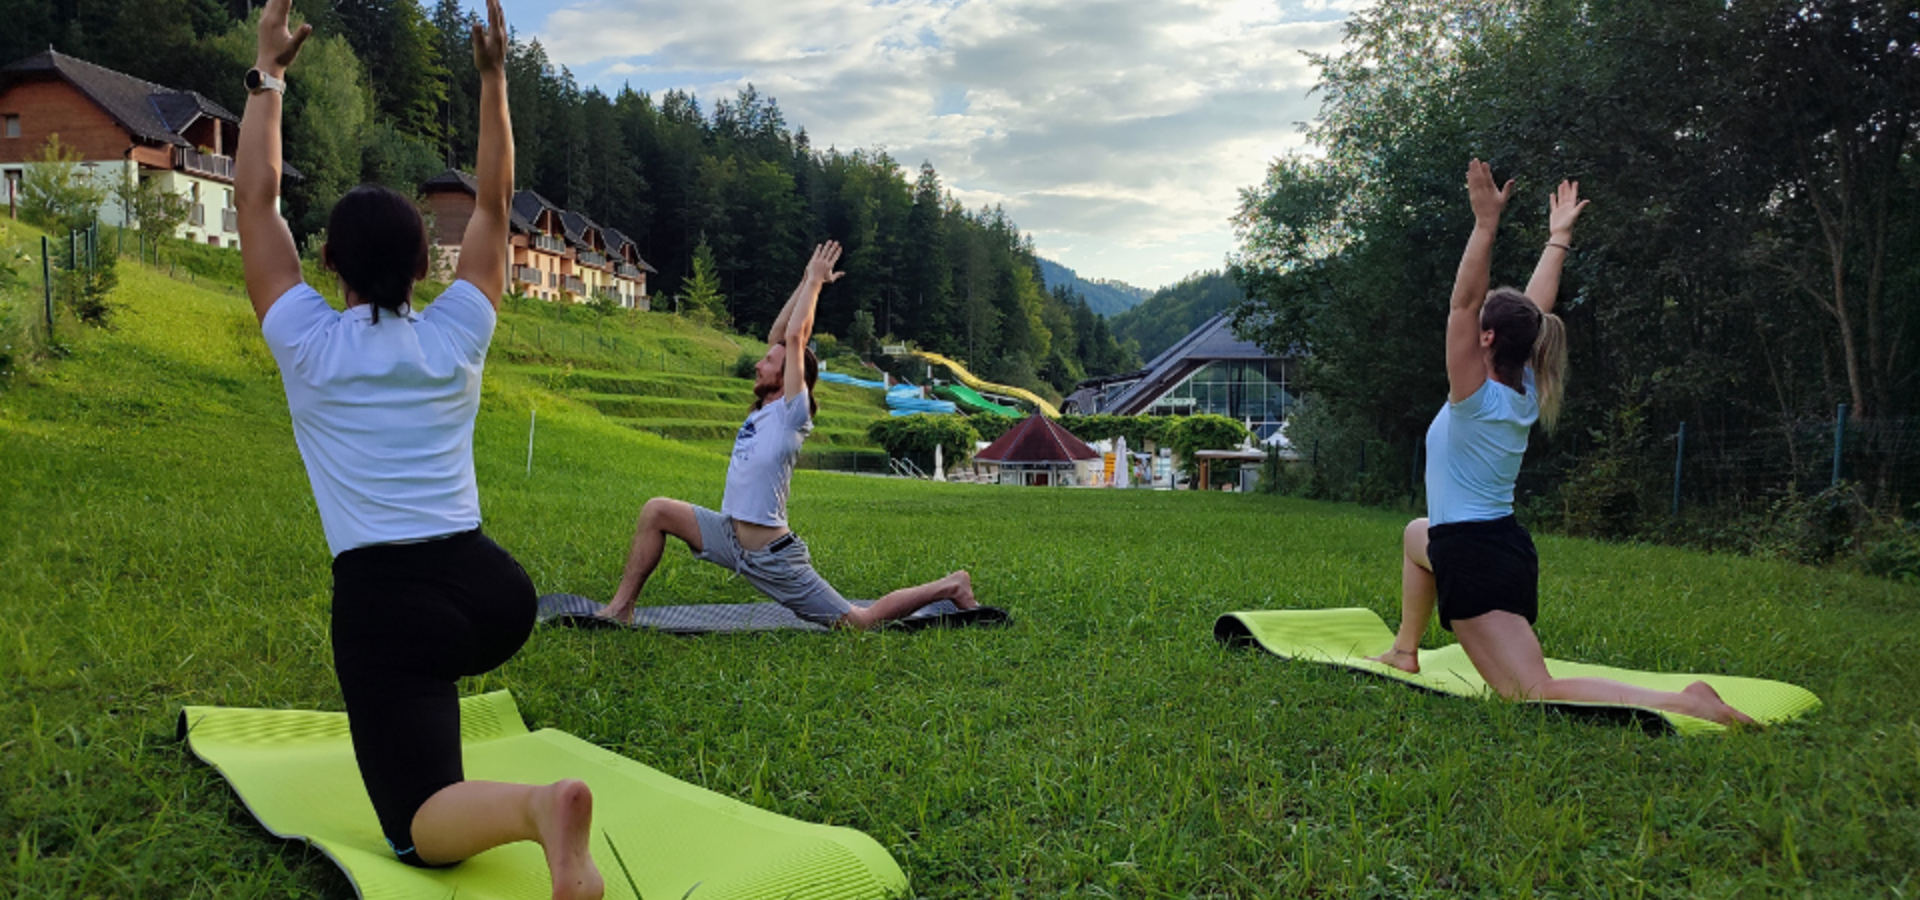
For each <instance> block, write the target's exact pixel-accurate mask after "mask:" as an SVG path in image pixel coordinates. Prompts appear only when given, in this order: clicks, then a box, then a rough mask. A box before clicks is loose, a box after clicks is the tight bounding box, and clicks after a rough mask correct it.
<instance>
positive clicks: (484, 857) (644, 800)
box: [180, 691, 907, 900]
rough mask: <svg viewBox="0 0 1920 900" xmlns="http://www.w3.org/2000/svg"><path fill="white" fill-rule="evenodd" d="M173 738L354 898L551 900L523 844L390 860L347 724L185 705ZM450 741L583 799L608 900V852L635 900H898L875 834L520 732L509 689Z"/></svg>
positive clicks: (544, 877) (484, 698)
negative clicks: (324, 863) (344, 880)
mask: <svg viewBox="0 0 1920 900" xmlns="http://www.w3.org/2000/svg"><path fill="white" fill-rule="evenodd" d="M180 729H181V731H182V732H183V734H184V736H185V738H186V740H187V742H188V745H189V746H191V747H192V748H193V752H194V753H195V754H196V755H198V756H199V757H200V758H201V759H202V760H205V761H206V762H207V763H208V764H209V765H211V766H213V767H214V768H216V769H218V770H220V774H222V775H224V776H226V779H227V780H228V781H229V782H231V783H232V784H233V789H234V790H235V791H237V792H238V793H239V794H240V800H241V802H243V803H245V804H246V805H247V809H248V810H249V811H250V812H252V813H253V815H254V818H257V819H259V820H260V824H262V825H264V826H266V828H267V830H268V831H271V832H273V833H274V834H275V835H278V836H280V837H283V838H295V839H301V840H306V841H309V842H311V843H313V844H314V845H315V846H317V847H319V848H320V850H321V851H322V852H324V853H326V854H327V856H328V857H330V858H332V859H333V861H334V862H335V863H337V864H339V866H340V868H341V869H343V870H345V871H346V873H347V877H348V878H349V879H351V880H352V881H353V884H354V887H355V889H356V890H358V891H359V892H360V896H361V897H362V898H364V900H389V898H392V900H398V898H422V900H445V898H447V897H458V898H460V900H508V898H516V900H517V898H528V900H546V898H548V897H550V896H551V895H552V886H551V883H550V880H549V876H548V873H547V863H546V858H545V856H544V855H542V853H541V850H540V847H539V845H537V844H534V843H531V842H523V843H518V844H508V845H506V846H504V847H496V848H494V849H492V850H489V851H487V852H486V853H482V854H480V855H479V856H475V857H473V858H471V859H468V860H466V861H465V862H462V863H460V864H459V865H457V866H453V867H452V868H447V869H416V868H413V867H412V866H408V865H406V864H405V863H402V862H400V861H399V860H397V859H394V857H393V853H392V852H391V851H389V850H388V849H387V845H386V841H385V840H383V839H382V837H381V835H380V826H379V823H378V822H377V821H376V820H375V819H374V815H373V806H372V805H371V804H370V803H369V802H368V801H367V794H366V790H365V789H364V788H363V787H361V784H360V772H359V769H358V768H357V767H356V766H355V764H354V759H353V749H352V747H351V746H350V745H349V743H348V737H347V717H346V714H345V713H324V712H306V711H298V710H267V709H230V708H225V707H206V706H190V707H187V708H185V709H183V710H181V711H180ZM460 737H461V740H462V742H463V743H464V744H465V751H466V774H467V777H468V778H475V779H486V780H493V781H519V782H528V783H539V784H545V783H549V782H553V781H558V780H560V779H562V778H578V779H580V780H582V781H585V782H586V783H587V786H588V787H590V788H592V789H593V831H594V834H593V858H594V862H596V863H597V864H598V865H599V866H600V873H601V875H603V876H604V877H605V878H606V883H607V897H608V898H609V900H613V898H633V891H632V890H631V889H630V888H629V887H628V885H627V881H626V877H625V875H624V874H623V873H622V870H621V866H620V863H619V862H618V861H616V860H615V851H614V847H617V848H618V852H619V856H620V858H621V859H624V860H625V862H626V870H627V871H628V872H631V873H632V876H633V882H634V884H635V885H636V886H638V887H639V889H640V893H641V895H642V896H644V897H645V898H647V900H680V898H682V897H683V896H686V895H687V892H688V891H689V890H693V894H692V897H691V900H750V898H766V900H786V898H793V900H875V898H882V897H892V896H896V895H900V894H904V893H905V892H906V889H907V877H906V874H905V873H903V872H901V871H900V867H899V865H897V864H895V863H894V861H893V857H891V856H889V855H888V854H887V851H886V850H885V849H883V848H882V847H881V846H880V844H879V843H878V842H876V841H875V840H874V839H873V838H870V837H868V836H866V835H864V834H861V833H860V832H858V831H854V830H852V829H849V828H834V827H829V826H826V825H814V824H811V823H807V822H800V821H796V820H794V819H789V818H786V817H785V816H780V815H776V814H774V813H770V812H767V811H766V810H763V809H757V808H755V807H752V806H749V805H747V804H745V803H741V802H739V801H738V800H734V799H732V798H731V797H726V796H723V795H720V794H716V793H714V792H712V791H709V790H706V789H704V788H699V787H695V786H693V785H690V784H687V783H686V782H683V781H678V780H675V779H673V778H670V777H668V776H666V775H664V774H662V773H660V772H657V771H655V770H653V769H650V768H648V767H646V766H643V765H641V764H640V763H637V762H634V761H633V760H631V759H627V758H626V757H624V756H620V755H619V754H616V753H612V752H610V751H607V750H603V749H601V748H599V747H596V746H594V745H592V744H589V743H587V742H586V741H583V740H580V739H579V738H576V737H574V736H572V735H570V734H567V733H565V732H561V731H554V730H552V729H542V730H540V731H534V732H529V731H528V730H527V726H526V725H525V724H524V723H523V722H522V721H521V719H520V711H519V709H518V708H516V707H515V706H514V703H513V697H512V695H510V694H508V693H507V692H506V691H496V692H494V693H491V694H482V695H480V696H477V697H468V698H466V699H464V700H461V701H460ZM609 841H611V845H612V846H610V845H609ZM695 885H698V889H697V890H695V889H694V888H695Z"/></svg>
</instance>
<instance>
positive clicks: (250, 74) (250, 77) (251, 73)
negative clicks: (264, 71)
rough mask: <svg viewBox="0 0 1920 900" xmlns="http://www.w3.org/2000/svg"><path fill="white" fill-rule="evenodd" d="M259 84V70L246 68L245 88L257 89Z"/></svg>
mask: <svg viewBox="0 0 1920 900" xmlns="http://www.w3.org/2000/svg"><path fill="white" fill-rule="evenodd" d="M260 84H261V82H260V70H259V69H248V70H247V90H250V91H257V90H259V89H260Z"/></svg>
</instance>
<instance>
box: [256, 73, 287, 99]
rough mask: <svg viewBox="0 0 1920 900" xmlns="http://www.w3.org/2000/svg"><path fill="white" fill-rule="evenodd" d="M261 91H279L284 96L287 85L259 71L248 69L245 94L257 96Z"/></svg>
mask: <svg viewBox="0 0 1920 900" xmlns="http://www.w3.org/2000/svg"><path fill="white" fill-rule="evenodd" d="M261 91H279V92H280V93H282V94H285V93H286V92H287V83H286V82H285V81H282V80H280V79H278V78H275V77H273V76H272V75H268V74H267V73H265V72H262V71H260V70H259V69H248V70H247V93H249V94H258V93H260V92H261Z"/></svg>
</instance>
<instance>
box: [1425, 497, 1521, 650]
mask: <svg viewBox="0 0 1920 900" xmlns="http://www.w3.org/2000/svg"><path fill="white" fill-rule="evenodd" d="M1427 560H1428V561H1429V562H1431V563H1433V580H1434V583H1435V584H1436V585H1437V586H1438V587H1439V592H1440V603H1439V606H1440V627H1442V628H1445V629H1446V630H1448V631H1452V630H1453V621H1454V620H1455V619H1471V618H1473V617H1475V616H1480V615H1485V614H1487V613H1490V612H1494V611H1495V610H1498V611H1501V612H1510V613H1513V614H1515V615H1518V616H1522V617H1524V618H1525V619H1526V620H1527V624H1528V625H1532V624H1533V622H1534V620H1535V619H1538V618H1539V617H1540V555H1539V554H1538V553H1535V552H1534V549H1533V537H1532V536H1530V535H1528V534H1527V530H1526V529H1525V528H1522V527H1520V520H1518V519H1516V518H1514V517H1512V516H1506V517H1504V518H1499V519H1489V520H1486V521H1482V522H1449V523H1447V524H1445V525H1434V526H1431V527H1429V528H1428V529H1427Z"/></svg>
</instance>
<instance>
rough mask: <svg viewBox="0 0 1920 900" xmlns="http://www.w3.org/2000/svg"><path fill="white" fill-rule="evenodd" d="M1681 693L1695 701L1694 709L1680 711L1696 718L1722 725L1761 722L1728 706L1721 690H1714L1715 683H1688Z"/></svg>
mask: <svg viewBox="0 0 1920 900" xmlns="http://www.w3.org/2000/svg"><path fill="white" fill-rule="evenodd" d="M1680 693H1681V695H1683V696H1686V697H1691V698H1693V701H1694V702H1693V703H1692V704H1690V705H1691V706H1692V707H1693V708H1692V709H1683V710H1680V712H1683V713H1685V714H1687V715H1689V716H1693V717H1694V718H1697V719H1706V720H1707V721H1709V722H1718V723H1720V724H1722V725H1756V724H1759V723H1757V722H1755V721H1754V720H1753V717H1752V716H1749V715H1747V714H1746V713H1743V712H1741V711H1739V710H1737V709H1734V708H1733V707H1731V706H1728V705H1727V701H1725V700H1722V699H1720V692H1719V691H1716V690H1714V689H1713V685H1710V684H1708V683H1706V682H1704V681H1696V682H1694V683H1692V684H1690V685H1687V687H1686V690H1683V691H1681V692H1680Z"/></svg>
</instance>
